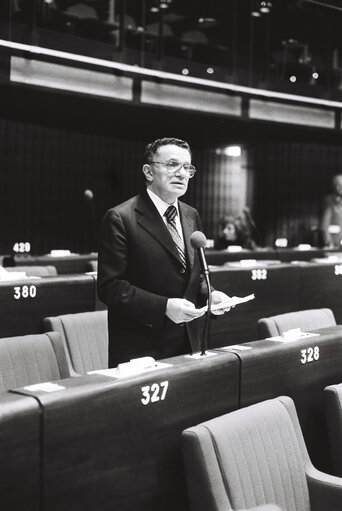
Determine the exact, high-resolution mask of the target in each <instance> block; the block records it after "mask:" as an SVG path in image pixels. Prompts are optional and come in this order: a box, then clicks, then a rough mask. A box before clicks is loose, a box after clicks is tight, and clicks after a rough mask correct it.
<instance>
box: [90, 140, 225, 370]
mask: <svg viewBox="0 0 342 511" xmlns="http://www.w3.org/2000/svg"><path fill="white" fill-rule="evenodd" d="M142 170H143V173H144V176H145V182H146V189H145V190H143V191H142V192H141V193H140V194H139V195H137V196H136V197H133V198H131V199H129V200H128V201H126V202H124V203H122V204H120V205H118V206H116V207H114V208H112V209H110V210H109V211H107V213H106V215H105V217H104V219H103V224H102V234H101V244H100V248H99V266H98V293H99V297H100V299H101V300H102V301H103V302H104V303H106V304H107V305H108V328H109V367H114V366H116V365H117V364H118V363H121V362H127V361H129V360H130V359H132V358H136V357H141V356H147V355H149V356H152V357H154V358H155V359H161V358H166V357H170V356H175V355H179V354H184V353H189V352H191V351H197V350H198V349H199V332H198V329H197V328H196V322H195V321H194V320H195V319H197V318H199V317H200V316H201V315H202V314H203V312H201V311H199V310H198V309H196V307H195V305H204V304H205V303H206V299H207V289H206V285H205V283H204V281H203V279H202V277H201V274H200V263H199V259H198V255H197V252H195V251H194V249H193V248H192V246H191V243H190V236H191V234H192V233H193V232H194V231H197V230H201V221H200V218H199V215H198V212H197V211H196V210H195V209H194V208H192V207H190V206H188V205H187V204H184V203H182V202H180V201H178V198H179V197H181V196H182V195H184V194H185V192H186V190H187V188H188V182H189V179H191V178H192V177H193V176H194V174H195V172H196V169H195V168H194V167H193V166H192V165H191V151H190V147H189V145H188V144H187V143H186V142H184V141H182V140H179V139H174V138H163V139H158V140H156V141H155V142H152V143H151V144H149V145H148V146H147V147H146V150H145V164H144V165H143V168H142ZM226 299H228V296H227V295H226V294H224V293H222V292H220V291H213V292H212V303H213V304H215V303H220V302H223V301H224V300H226ZM226 310H227V309H226Z"/></svg>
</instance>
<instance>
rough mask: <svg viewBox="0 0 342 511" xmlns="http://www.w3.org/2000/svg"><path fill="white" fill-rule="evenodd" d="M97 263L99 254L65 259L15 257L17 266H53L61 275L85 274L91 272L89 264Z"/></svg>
mask: <svg viewBox="0 0 342 511" xmlns="http://www.w3.org/2000/svg"><path fill="white" fill-rule="evenodd" d="M90 261H97V254H95V253H93V254H74V255H67V256H64V257H55V256H50V255H48V254H46V255H40V256H31V255H27V256H25V255H16V256H14V262H15V266H45V265H52V266H55V267H56V268H57V273H58V274H60V275H64V274H72V273H85V272H87V271H89V268H90V266H89V262H90Z"/></svg>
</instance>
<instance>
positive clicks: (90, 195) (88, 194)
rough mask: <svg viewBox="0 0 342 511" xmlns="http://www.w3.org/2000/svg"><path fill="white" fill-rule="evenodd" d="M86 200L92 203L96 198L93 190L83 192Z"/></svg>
mask: <svg viewBox="0 0 342 511" xmlns="http://www.w3.org/2000/svg"><path fill="white" fill-rule="evenodd" d="M83 195H84V198H85V200H86V201H89V202H90V201H92V200H93V198H94V194H93V192H92V191H91V190H84V192H83Z"/></svg>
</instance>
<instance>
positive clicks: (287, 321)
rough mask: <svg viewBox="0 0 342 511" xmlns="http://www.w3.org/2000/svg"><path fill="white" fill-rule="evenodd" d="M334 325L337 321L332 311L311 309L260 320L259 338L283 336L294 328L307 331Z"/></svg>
mask: <svg viewBox="0 0 342 511" xmlns="http://www.w3.org/2000/svg"><path fill="white" fill-rule="evenodd" d="M334 325H336V320H335V316H334V313H333V311H332V310H331V309H309V310H302V311H297V312H288V313H286V314H279V315H278V316H270V317H269V318H262V319H259V321H258V332H259V338H260V339H265V338H266V337H275V336H277V335H281V334H282V333H283V332H286V331H287V330H290V329H292V328H301V330H303V331H305V330H316V329H318V328H325V327H329V326H334Z"/></svg>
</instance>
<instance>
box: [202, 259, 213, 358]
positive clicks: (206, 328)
mask: <svg viewBox="0 0 342 511" xmlns="http://www.w3.org/2000/svg"><path fill="white" fill-rule="evenodd" d="M203 275H204V277H205V281H206V284H207V288H208V310H207V312H206V313H205V314H206V318H205V325H204V329H203V332H202V339H201V356H203V355H206V349H207V346H208V335H209V325H210V317H211V285H210V280H209V269H208V267H207V265H205V269H204V271H203Z"/></svg>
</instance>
